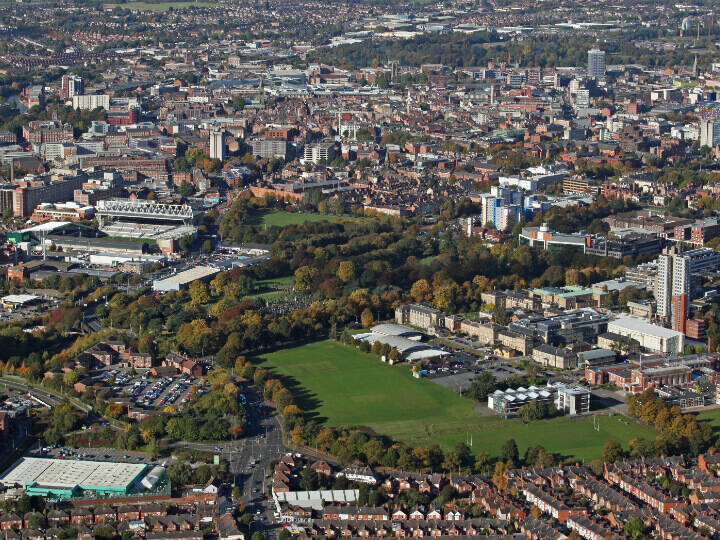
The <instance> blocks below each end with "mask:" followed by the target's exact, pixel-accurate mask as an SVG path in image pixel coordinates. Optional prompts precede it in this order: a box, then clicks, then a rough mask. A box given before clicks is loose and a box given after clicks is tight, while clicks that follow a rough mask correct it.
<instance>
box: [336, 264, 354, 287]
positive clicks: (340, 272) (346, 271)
mask: <svg viewBox="0 0 720 540" xmlns="http://www.w3.org/2000/svg"><path fill="white" fill-rule="evenodd" d="M337 277H339V278H340V279H341V280H342V282H343V283H347V282H349V281H351V280H352V279H353V278H354V277H355V265H354V264H353V262H352V261H342V262H341V263H340V264H339V265H338V269H337Z"/></svg>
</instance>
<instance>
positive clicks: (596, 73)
mask: <svg viewBox="0 0 720 540" xmlns="http://www.w3.org/2000/svg"><path fill="white" fill-rule="evenodd" d="M587 73H588V77H591V78H593V79H598V80H603V79H605V51H601V50H600V49H590V50H589V51H588V67H587Z"/></svg>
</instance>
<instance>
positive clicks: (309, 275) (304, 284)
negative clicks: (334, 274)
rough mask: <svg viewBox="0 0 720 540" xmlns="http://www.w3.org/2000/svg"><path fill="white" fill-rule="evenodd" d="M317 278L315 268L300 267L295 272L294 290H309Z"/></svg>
mask: <svg viewBox="0 0 720 540" xmlns="http://www.w3.org/2000/svg"><path fill="white" fill-rule="evenodd" d="M317 276H318V270H317V268H314V267H312V266H301V267H300V268H298V269H297V270H295V288H296V289H297V290H298V291H307V290H309V289H310V287H312V284H313V282H314V281H315V279H316V278H317Z"/></svg>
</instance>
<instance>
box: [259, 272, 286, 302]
mask: <svg viewBox="0 0 720 540" xmlns="http://www.w3.org/2000/svg"><path fill="white" fill-rule="evenodd" d="M256 285H257V292H256V293H255V294H251V295H249V296H248V297H249V298H264V299H265V300H275V299H278V298H282V297H284V296H288V295H290V294H294V293H293V292H292V288H293V286H294V285H295V277H294V276H283V277H279V278H271V279H262V280H260V281H258V282H257V283H256Z"/></svg>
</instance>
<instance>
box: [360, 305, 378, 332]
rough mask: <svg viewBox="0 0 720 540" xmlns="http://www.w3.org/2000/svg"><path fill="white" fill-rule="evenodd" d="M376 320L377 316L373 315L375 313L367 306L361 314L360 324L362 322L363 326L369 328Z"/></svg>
mask: <svg viewBox="0 0 720 540" xmlns="http://www.w3.org/2000/svg"><path fill="white" fill-rule="evenodd" d="M374 320H375V317H373V313H372V311H371V310H370V308H365V309H364V310H363V312H362V313H361V314H360V324H362V326H363V328H369V327H370V325H371V324H372V323H373V321H374Z"/></svg>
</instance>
